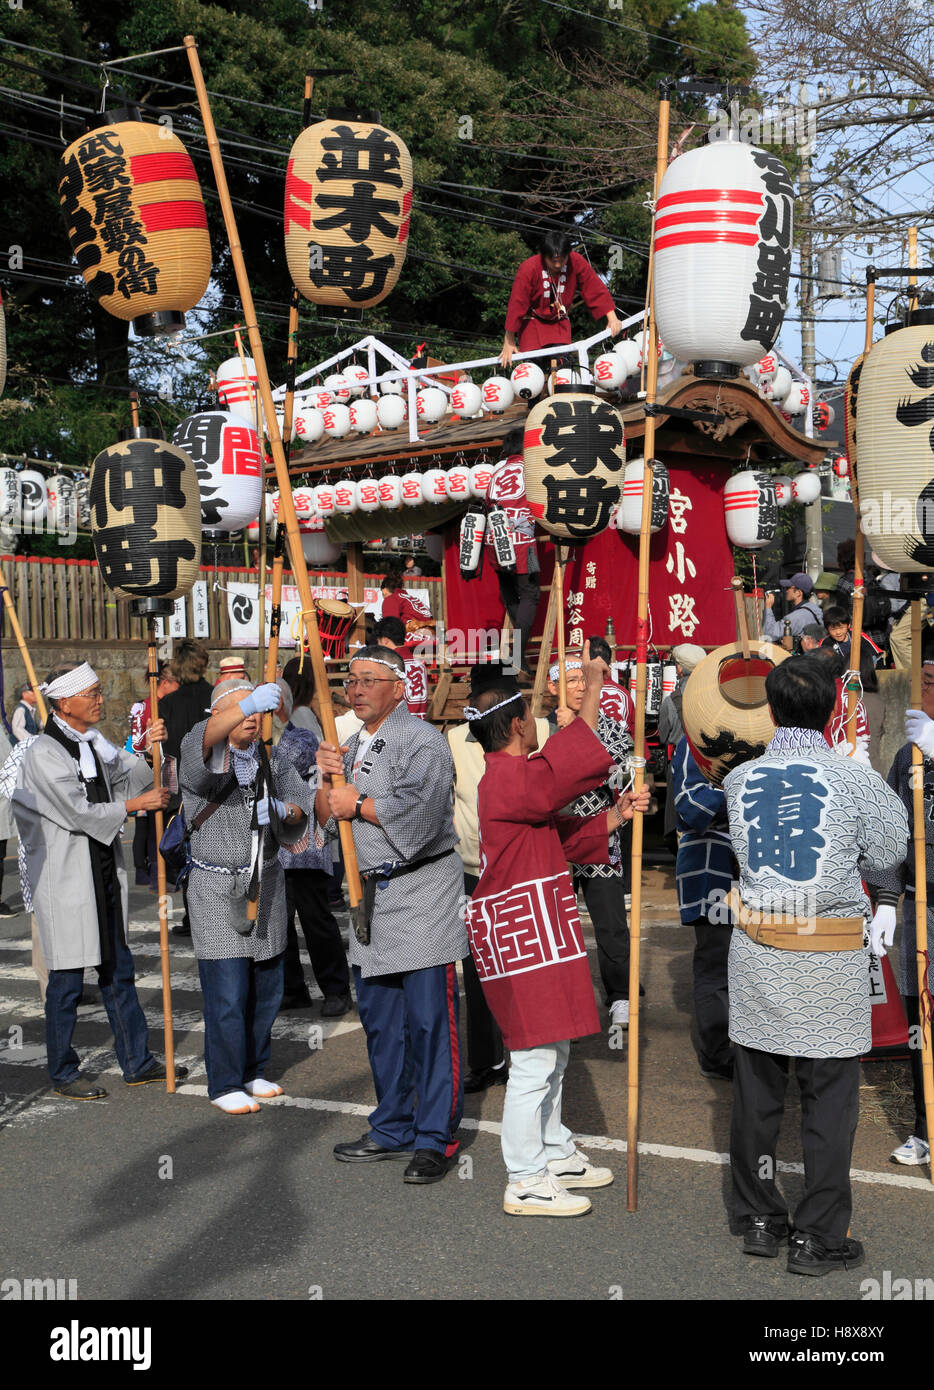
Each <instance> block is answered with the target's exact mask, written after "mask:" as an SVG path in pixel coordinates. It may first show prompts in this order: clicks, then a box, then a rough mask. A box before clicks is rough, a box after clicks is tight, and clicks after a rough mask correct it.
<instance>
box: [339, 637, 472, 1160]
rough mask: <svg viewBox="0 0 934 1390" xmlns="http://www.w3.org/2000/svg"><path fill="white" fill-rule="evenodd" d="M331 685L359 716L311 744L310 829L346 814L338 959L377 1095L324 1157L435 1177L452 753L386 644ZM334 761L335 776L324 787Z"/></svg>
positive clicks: (460, 952)
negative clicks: (341, 953) (361, 1123)
mask: <svg viewBox="0 0 934 1390" xmlns="http://www.w3.org/2000/svg"><path fill="white" fill-rule="evenodd" d="M344 684H345V687H346V689H347V695H348V699H349V701H350V704H351V706H352V708H353V712H354V714H355V715H357V716H358V718H360V719H362V720H363V727H362V728H361V729H360V730H359V731H358V732H357V733H355V734H354V735H353V736H352V738H351V739H350V742H349V744H348V745H347V746H346V747H345V748H341V749H337V748H335V747H334V745H333V744H331V743H322V744H321V745H320V747H319V749H318V753H317V762H318V767H319V769H320V771H321V786H320V788H319V790H318V793H317V796H316V799H315V815H316V819H317V821H318V825H319V827H320V829H319V831H318V833H317V836H316V839H318V840H320V842H321V843H322V844H323V843H324V837H325V836H326V835H336V833H337V822H338V821H340V820H346V821H350V822H351V823H352V826H353V837H354V846H355V848H356V851H357V858H358V860H359V864H360V873H361V878H362V880H363V889H364V909H365V914H366V915H367V916H368V922H365V923H363V924H358V923H355V926H354V934H352V935H351V939H350V963H351V966H352V967H353V975H354V982H355V985H356V990H357V1005H358V1008H359V1010H360V1021H361V1022H362V1024H363V1027H364V1029H365V1031H366V1036H367V1048H368V1051H369V1057H370V1067H371V1069H372V1072H373V1081H374V1085H375V1088H376V1099H377V1106H376V1109H375V1110H374V1111H373V1112H372V1114H371V1115H370V1128H369V1131H368V1133H366V1134H365V1135H363V1137H362V1138H361V1139H359V1140H357V1141H355V1142H351V1143H346V1144H338V1145H337V1146H336V1148H335V1150H334V1156H335V1158H337V1159H339V1160H340V1161H341V1162H344V1163H371V1162H374V1161H376V1160H380V1159H398V1158H408V1159H411V1162H410V1163H409V1164H408V1166H407V1168H406V1170H405V1173H404V1174H403V1179H404V1181H405V1182H410V1183H433V1182H439V1181H440V1180H441V1179H442V1178H443V1177H444V1175H445V1173H446V1172H447V1171H448V1169H449V1167H450V1166H451V1164H452V1163H453V1161H454V1159H455V1157H456V1154H457V1151H458V1148H459V1143H458V1140H457V1138H456V1137H455V1136H456V1132H457V1128H458V1125H459V1124H460V1117H461V1111H462V1109H463V1078H462V1076H461V1063H460V1038H459V1034H458V1020H457V1011H458V990H457V975H456V963H457V961H459V960H462V959H463V957H464V956H465V955H466V954H467V930H466V926H465V923H464V908H463V901H462V893H463V865H462V864H461V861H460V858H459V857H458V855H457V853H456V851H455V848H454V846H455V844H456V843H457V835H456V833H455V830H454V821H453V814H452V799H451V789H452V783H453V775H454V765H453V762H452V759H451V753H450V750H449V748H448V746H447V743H446V742H445V740H444V737H443V735H442V734H441V732H440V730H438V729H436V728H435V727H434V725H432V724H428V723H426V722H425V721H424V720H422V719H418V718H416V716H415V715H413V714H411V713H410V712H409V709H408V706H407V705H406V701H405V663H404V661H403V660H402V657H401V656H400V655H399V654H398V652H396V651H393V650H391V649H390V648H388V647H380V646H368V647H362V648H360V650H359V651H357V652H356V653H355V655H354V657H353V660H352V661H351V663H350V675H349V677H348V679H347V680H346V681H345V682H344ZM335 774H338V775H339V774H343V775H344V776H345V777H346V778H347V784H346V785H345V786H335V785H334V783H333V781H332V778H333V777H334V775H335ZM416 1095H417V1096H418V1106H417V1108H416V1105H415V1096H416ZM413 1151H414V1152H413Z"/></svg>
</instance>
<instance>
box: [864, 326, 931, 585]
mask: <svg viewBox="0 0 934 1390" xmlns="http://www.w3.org/2000/svg"><path fill="white" fill-rule="evenodd" d="M927 312H928V311H926V310H921V311H919V313H921V314H924V315H925V317H927ZM931 317H932V320H934V313H932V315H931ZM849 396H850V393H849V392H848V400H849ZM855 418H856V446H857V453H858V459H859V462H858V477H859V504H860V524H861V526H862V530H863V533H864V535H865V536H867V538H868V539H869V541H870V543H871V545H872V548H873V550H874V551H875V553H876V554H877V555H878V556H879V558H880V559H881V560H882V561H883V563H884V564H885V565H887V566H888V567H889V569H892V570H896V571H898V572H899V573H902V574H904V573H918V572H919V571H924V570H930V569H931V568H932V566H934V321H932V322H931V323H915V324H913V325H912V326H911V327H910V328H899V329H897V330H896V331H895V332H894V333H889V334H887V335H886V337H884V338H881V339H880V340H879V341H878V342H877V343H874V344H873V346H872V348H871V349H870V350H869V352H868V353H867V354H866V356H865V357H864V358H863V362H862V371H861V372H860V376H859V409H858V413H857V414H856V417H855Z"/></svg>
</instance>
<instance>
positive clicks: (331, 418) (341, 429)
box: [321, 402, 350, 439]
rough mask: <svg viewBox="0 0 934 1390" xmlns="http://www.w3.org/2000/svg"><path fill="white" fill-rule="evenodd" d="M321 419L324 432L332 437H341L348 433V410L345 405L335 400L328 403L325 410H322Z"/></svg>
mask: <svg viewBox="0 0 934 1390" xmlns="http://www.w3.org/2000/svg"><path fill="white" fill-rule="evenodd" d="M321 419H322V420H323V421H324V432H325V434H327V435H330V436H331V438H332V439H343V438H344V436H345V435H346V434H349V433H350V411H349V410H348V408H347V406H346V405H341V404H340V403H339V402H335V404H334V405H329V406H328V408H327V410H322V412H321Z"/></svg>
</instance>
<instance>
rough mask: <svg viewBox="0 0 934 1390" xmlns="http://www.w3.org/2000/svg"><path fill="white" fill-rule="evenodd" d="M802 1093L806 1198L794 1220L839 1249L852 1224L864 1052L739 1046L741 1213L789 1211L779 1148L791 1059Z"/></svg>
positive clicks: (736, 1119)
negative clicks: (779, 1175)
mask: <svg viewBox="0 0 934 1390" xmlns="http://www.w3.org/2000/svg"><path fill="white" fill-rule="evenodd" d="M792 1061H794V1064H795V1076H796V1077H797V1080H798V1088H799V1090H800V1092H801V1144H802V1148H803V1150H804V1196H803V1197H802V1198H801V1201H800V1202H799V1204H798V1209H797V1211H796V1212H795V1214H794V1217H793V1219H792V1225H793V1226H794V1228H795V1230H796V1231H798V1232H800V1234H802V1235H814V1236H820V1238H821V1240H822V1241H824V1243H825V1244H826V1245H828V1246H830V1247H836V1248H839V1246H840V1245H842V1243H843V1240H844V1237H845V1236H846V1233H847V1231H848V1230H849V1226H850V1216H851V1214H852V1210H853V1198H852V1193H851V1191H850V1159H851V1158H852V1154H853V1139H854V1136H855V1134H856V1122H857V1120H858V1119H859V1058H858V1057H795V1058H791V1057H785V1056H782V1055H780V1054H778V1053H773V1052H758V1051H756V1050H755V1049H754V1048H751V1047H743V1046H742V1045H741V1044H740V1043H736V1044H735V1045H734V1051H733V1062H734V1072H733V1125H732V1131H731V1134H730V1163H731V1165H732V1174H733V1201H734V1211H735V1214H736V1216H738V1217H744V1216H778V1217H782V1216H785V1215H786V1206H785V1201H784V1199H783V1198H782V1196H781V1194H780V1193H779V1191H778V1188H777V1186H776V1184H775V1163H776V1155H775V1150H776V1147H777V1144H778V1133H779V1129H780V1128H781V1123H782V1114H783V1112H784V1109H785V1088H786V1086H787V1084H788V1071H789V1063H790V1062H792Z"/></svg>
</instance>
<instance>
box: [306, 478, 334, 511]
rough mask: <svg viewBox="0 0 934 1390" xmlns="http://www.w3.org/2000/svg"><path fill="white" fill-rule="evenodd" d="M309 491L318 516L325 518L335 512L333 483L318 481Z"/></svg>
mask: <svg viewBox="0 0 934 1390" xmlns="http://www.w3.org/2000/svg"><path fill="white" fill-rule="evenodd" d="M311 491H312V497H313V499H314V507H315V511H316V513H317V514H318V516H320V517H324V518H325V519H327V518H328V517H329V516H333V515H334V512H335V507H334V484H333V483H319V484H318V486H317V487H315V488H312V490H311Z"/></svg>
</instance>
